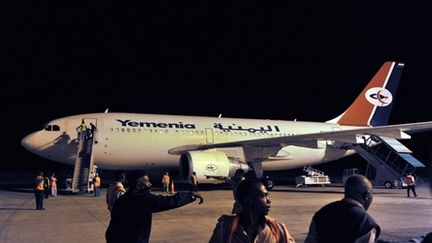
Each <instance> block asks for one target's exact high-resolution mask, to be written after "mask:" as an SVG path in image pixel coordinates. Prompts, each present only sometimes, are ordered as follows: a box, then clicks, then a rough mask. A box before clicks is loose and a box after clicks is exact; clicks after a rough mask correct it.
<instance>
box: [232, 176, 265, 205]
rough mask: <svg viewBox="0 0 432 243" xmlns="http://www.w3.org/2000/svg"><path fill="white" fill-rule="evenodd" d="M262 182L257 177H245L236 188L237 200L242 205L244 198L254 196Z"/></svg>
mask: <svg viewBox="0 0 432 243" xmlns="http://www.w3.org/2000/svg"><path fill="white" fill-rule="evenodd" d="M262 185H263V183H262V182H261V181H260V180H258V179H254V178H253V179H245V180H242V181H241V182H240V183H239V184H238V186H237V189H236V196H237V200H238V201H239V202H240V204H241V205H243V201H244V199H246V198H247V197H251V196H256V195H257V194H258V192H259V188H260V187H261V186H262Z"/></svg>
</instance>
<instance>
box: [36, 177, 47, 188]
mask: <svg viewBox="0 0 432 243" xmlns="http://www.w3.org/2000/svg"><path fill="white" fill-rule="evenodd" d="M36 180H37V181H38V182H37V183H36V188H35V189H36V190H37V191H44V190H45V188H44V178H43V176H37V177H36Z"/></svg>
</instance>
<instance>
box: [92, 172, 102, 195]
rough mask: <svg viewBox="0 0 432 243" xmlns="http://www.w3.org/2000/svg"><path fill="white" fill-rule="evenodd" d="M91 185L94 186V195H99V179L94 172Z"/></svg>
mask: <svg viewBox="0 0 432 243" xmlns="http://www.w3.org/2000/svg"><path fill="white" fill-rule="evenodd" d="M93 186H94V190H93V191H94V196H95V197H99V196H100V186H101V179H100V177H99V175H98V173H96V175H95V177H94V178H93Z"/></svg>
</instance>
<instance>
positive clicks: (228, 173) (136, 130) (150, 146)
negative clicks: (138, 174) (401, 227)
mask: <svg viewBox="0 0 432 243" xmlns="http://www.w3.org/2000/svg"><path fill="white" fill-rule="evenodd" d="M403 66H404V64H403V63H397V62H386V63H384V64H383V66H382V67H381V68H380V69H379V71H378V72H377V73H376V74H375V76H374V77H373V78H372V80H371V81H370V82H369V83H368V84H367V86H366V87H365V88H364V89H363V91H362V92H361V93H360V94H359V96H358V97H357V98H356V100H355V101H354V102H353V103H352V104H351V106H350V107H349V108H348V109H347V110H346V111H345V112H343V113H342V114H341V115H340V116H338V117H336V118H334V119H332V120H329V121H327V122H300V121H282V120H261V119H239V118H221V117H199V116H178V115H154V114H135V113H107V112H106V113H93V114H82V115H74V116H68V117H63V118H59V119H56V120H53V121H50V122H48V123H47V125H46V126H45V127H44V129H43V130H41V131H37V132H34V133H32V134H30V135H28V136H26V137H25V138H23V139H22V141H21V143H22V145H23V146H24V147H25V148H26V149H28V150H29V151H31V152H33V153H35V154H37V155H39V156H42V157H44V158H47V159H50V160H53V161H56V162H60V163H64V164H69V165H74V163H75V160H76V156H77V149H78V143H77V139H76V138H77V132H76V127H77V126H79V125H80V124H81V121H82V119H84V121H85V122H86V123H87V125H88V124H89V123H90V122H91V123H93V124H95V125H96V127H97V131H98V132H97V134H95V136H96V135H97V139H96V137H95V138H94V139H93V140H94V141H93V145H92V146H93V149H92V151H93V152H92V153H93V155H92V156H93V161H94V164H96V165H97V166H98V168H100V169H109V170H118V169H120V170H135V169H145V170H147V171H148V172H149V173H150V174H152V173H153V174H157V175H158V176H160V175H161V173H162V172H163V171H168V170H171V171H172V170H176V169H178V168H179V169H180V174H181V176H182V178H183V179H184V180H186V181H188V180H189V178H190V176H191V173H192V171H194V172H196V175H197V177H198V180H199V181H200V182H212V181H213V182H214V180H215V179H222V180H225V179H228V178H230V177H232V176H233V175H235V173H238V172H242V173H246V172H248V171H253V172H255V175H256V176H257V177H258V178H262V176H263V171H266V170H269V171H270V170H286V169H292V168H300V167H303V166H304V165H314V164H320V163H324V162H328V161H332V160H337V159H340V158H342V157H345V156H348V155H351V154H354V153H355V151H354V150H353V149H352V145H353V144H359V143H364V141H365V138H367V137H369V136H371V135H377V136H382V137H389V138H395V139H409V138H410V134H412V133H415V132H421V131H426V130H431V129H432V121H429V122H417V123H408V124H397V125H387V122H388V119H389V116H390V111H391V108H392V105H393V101H394V94H395V92H396V89H397V86H398V83H399V80H400V76H401V72H402V69H403ZM350 145H351V146H350Z"/></svg>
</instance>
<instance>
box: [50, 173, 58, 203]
mask: <svg viewBox="0 0 432 243" xmlns="http://www.w3.org/2000/svg"><path fill="white" fill-rule="evenodd" d="M50 183H51V196H52V197H55V196H57V178H55V174H54V173H52V175H51V177H50Z"/></svg>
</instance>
